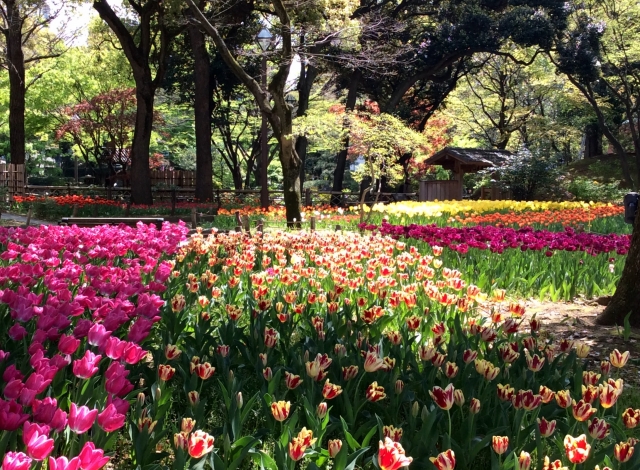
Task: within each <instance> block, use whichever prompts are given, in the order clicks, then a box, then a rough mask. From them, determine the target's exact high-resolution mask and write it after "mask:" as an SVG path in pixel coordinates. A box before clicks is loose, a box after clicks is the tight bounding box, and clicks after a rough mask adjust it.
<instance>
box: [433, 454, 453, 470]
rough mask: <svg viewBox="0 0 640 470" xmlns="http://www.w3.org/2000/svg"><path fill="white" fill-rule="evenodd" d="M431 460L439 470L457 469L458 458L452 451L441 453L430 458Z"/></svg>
mask: <svg viewBox="0 0 640 470" xmlns="http://www.w3.org/2000/svg"><path fill="white" fill-rule="evenodd" d="M429 460H431V463H432V464H433V465H434V466H435V467H436V468H437V469H438V470H453V469H454V468H455V467H456V456H455V454H454V453H453V451H452V450H451V449H449V450H446V451H444V452H441V453H439V454H438V456H437V457H430V458H429Z"/></svg>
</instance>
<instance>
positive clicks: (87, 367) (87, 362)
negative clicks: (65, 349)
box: [73, 351, 102, 379]
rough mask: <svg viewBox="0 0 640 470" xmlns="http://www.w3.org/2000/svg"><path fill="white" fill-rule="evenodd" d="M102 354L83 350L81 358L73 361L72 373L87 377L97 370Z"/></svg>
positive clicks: (83, 377) (82, 377)
mask: <svg viewBox="0 0 640 470" xmlns="http://www.w3.org/2000/svg"><path fill="white" fill-rule="evenodd" d="M100 359H102V356H100V355H97V356H96V355H95V354H93V353H92V352H91V351H85V353H84V356H83V357H82V359H76V360H75V361H73V373H74V375H75V376H76V377H78V378H81V379H88V378H90V377H91V376H93V375H94V374H95V373H96V372H98V363H99V362H100Z"/></svg>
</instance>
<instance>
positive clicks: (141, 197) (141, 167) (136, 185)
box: [129, 77, 155, 205]
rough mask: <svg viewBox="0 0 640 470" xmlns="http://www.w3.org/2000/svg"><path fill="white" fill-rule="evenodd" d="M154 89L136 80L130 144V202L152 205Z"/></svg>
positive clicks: (142, 81)
mask: <svg viewBox="0 0 640 470" xmlns="http://www.w3.org/2000/svg"><path fill="white" fill-rule="evenodd" d="M154 94H155V89H154V87H153V86H152V84H151V78H150V77H149V78H148V80H136V100H137V105H136V126H135V129H134V131H133V140H132V142H131V172H130V175H129V181H130V183H131V202H133V203H135V204H148V205H151V204H153V196H152V195H151V172H150V170H149V146H150V143H151V130H152V129H153V101H154Z"/></svg>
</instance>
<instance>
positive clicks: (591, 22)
mask: <svg viewBox="0 0 640 470" xmlns="http://www.w3.org/2000/svg"><path fill="white" fill-rule="evenodd" d="M572 7H573V8H572V12H573V24H572V28H571V30H569V31H568V32H567V33H566V34H564V35H561V36H558V39H557V44H556V50H557V53H556V54H554V55H552V56H551V57H552V58H553V60H554V61H555V63H556V65H557V67H558V70H559V71H560V72H562V73H564V74H565V75H566V76H567V78H568V79H569V80H570V81H571V83H572V84H573V85H574V86H575V87H576V88H577V89H578V90H579V91H580V92H581V93H582V95H583V96H584V97H585V98H586V100H587V101H588V102H589V104H590V105H591V107H592V108H593V110H594V112H595V114H596V117H597V120H598V126H599V128H600V130H601V131H602V133H603V134H604V136H605V137H606V139H607V140H608V141H609V143H610V144H611V145H612V146H613V147H614V149H615V150H616V153H617V154H618V156H619V158H620V162H621V165H622V170H623V173H624V177H625V180H626V182H627V184H628V185H629V187H631V188H635V189H638V187H639V186H638V185H640V48H639V47H638V43H637V38H638V33H639V32H640V26H639V25H640V5H639V4H638V3H637V2H635V1H630V0H598V1H589V2H581V3H579V4H577V3H576V4H574V5H572ZM611 116H613V119H608V117H611ZM620 124H622V125H620ZM628 149H632V151H631V152H628ZM628 153H631V155H632V156H633V157H635V161H636V167H637V171H638V172H637V174H636V175H632V173H631V168H630V165H629V162H628V157H627V154H628ZM639 279H640V217H636V221H635V224H634V228H633V234H632V238H631V247H630V249H629V253H628V255H627V259H626V261H625V265H624V269H623V271H622V277H621V278H620V282H619V283H618V286H617V289H616V292H615V294H614V295H613V298H612V299H611V302H610V303H609V305H608V306H607V308H606V309H605V310H604V312H602V314H601V315H600V316H599V317H598V319H597V321H598V323H600V324H607V325H608V324H619V325H621V324H622V323H623V321H624V318H625V316H626V315H627V314H629V313H630V312H631V314H632V315H631V320H630V321H631V324H633V325H635V326H638V325H640V289H639V288H638V280H639Z"/></svg>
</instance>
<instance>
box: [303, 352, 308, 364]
mask: <svg viewBox="0 0 640 470" xmlns="http://www.w3.org/2000/svg"><path fill="white" fill-rule="evenodd" d="M304 362H309V351H308V350H307V351H305V352H304Z"/></svg>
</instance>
